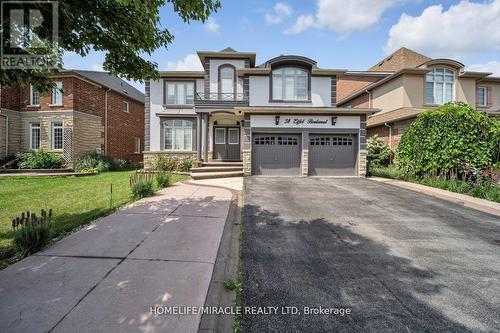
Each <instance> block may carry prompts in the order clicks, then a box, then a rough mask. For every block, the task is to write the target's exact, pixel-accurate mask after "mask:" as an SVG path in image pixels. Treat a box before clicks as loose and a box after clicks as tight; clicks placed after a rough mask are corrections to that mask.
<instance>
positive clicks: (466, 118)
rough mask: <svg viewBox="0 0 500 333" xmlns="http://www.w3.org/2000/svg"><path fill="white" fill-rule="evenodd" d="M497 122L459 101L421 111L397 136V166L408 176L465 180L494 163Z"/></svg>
mask: <svg viewBox="0 0 500 333" xmlns="http://www.w3.org/2000/svg"><path fill="white" fill-rule="evenodd" d="M497 122H498V121H497V120H491V119H489V118H488V117H487V116H486V115H485V114H483V113H481V112H476V111H475V110H474V109H473V108H471V107H470V106H469V105H467V104H465V103H461V102H458V103H448V104H445V105H442V106H440V107H439V108H437V109H435V110H428V111H425V112H422V113H420V114H419V116H418V117H417V119H416V120H415V121H414V122H412V124H411V125H410V127H409V128H408V129H407V130H406V131H405V132H404V134H403V136H402V137H401V140H400V142H399V146H398V149H397V161H398V167H399V168H400V169H401V170H403V171H404V172H405V173H406V174H408V175H410V176H412V177H422V176H426V175H428V176H432V177H443V178H445V179H457V178H458V179H467V177H468V172H467V170H472V169H482V168H484V167H487V166H490V165H491V164H492V162H493V161H494V160H493V155H494V154H495V151H494V146H495V144H496V145H497V146H498V142H500V141H498V140H499V138H500V134H499V133H500V130H498V123H497Z"/></svg>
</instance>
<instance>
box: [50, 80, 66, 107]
mask: <svg viewBox="0 0 500 333" xmlns="http://www.w3.org/2000/svg"><path fill="white" fill-rule="evenodd" d="M62 103H63V93H62V82H60V81H57V82H55V87H54V89H53V90H52V104H53V105H62Z"/></svg>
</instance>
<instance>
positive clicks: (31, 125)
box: [29, 123, 42, 150]
mask: <svg viewBox="0 0 500 333" xmlns="http://www.w3.org/2000/svg"><path fill="white" fill-rule="evenodd" d="M34 125H37V126H36V128H38V129H39V132H40V134H39V135H38V148H33V128H35V126H34ZM41 141H42V124H40V123H30V142H29V145H30V150H38V149H40V146H41V144H42V142H41Z"/></svg>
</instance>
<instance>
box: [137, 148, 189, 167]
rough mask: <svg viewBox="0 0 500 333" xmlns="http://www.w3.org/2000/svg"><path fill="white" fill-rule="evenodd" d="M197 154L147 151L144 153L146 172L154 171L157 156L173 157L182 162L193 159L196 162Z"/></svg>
mask: <svg viewBox="0 0 500 333" xmlns="http://www.w3.org/2000/svg"><path fill="white" fill-rule="evenodd" d="M196 154H197V153H196V152H195V151H193V152H186V151H179V152H174V151H145V152H144V170H154V169H155V166H154V163H155V160H156V157H157V156H162V155H166V156H171V157H173V158H178V159H181V160H184V159H192V160H194V161H196Z"/></svg>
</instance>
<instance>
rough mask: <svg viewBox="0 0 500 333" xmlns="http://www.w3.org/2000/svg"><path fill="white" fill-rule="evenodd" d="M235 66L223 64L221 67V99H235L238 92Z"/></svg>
mask: <svg viewBox="0 0 500 333" xmlns="http://www.w3.org/2000/svg"><path fill="white" fill-rule="evenodd" d="M234 74H235V73H234V66H232V65H222V66H220V67H219V94H220V97H219V98H220V99H234V98H235V93H236V91H235V90H236V85H235V80H234V78H235V76H234Z"/></svg>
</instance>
